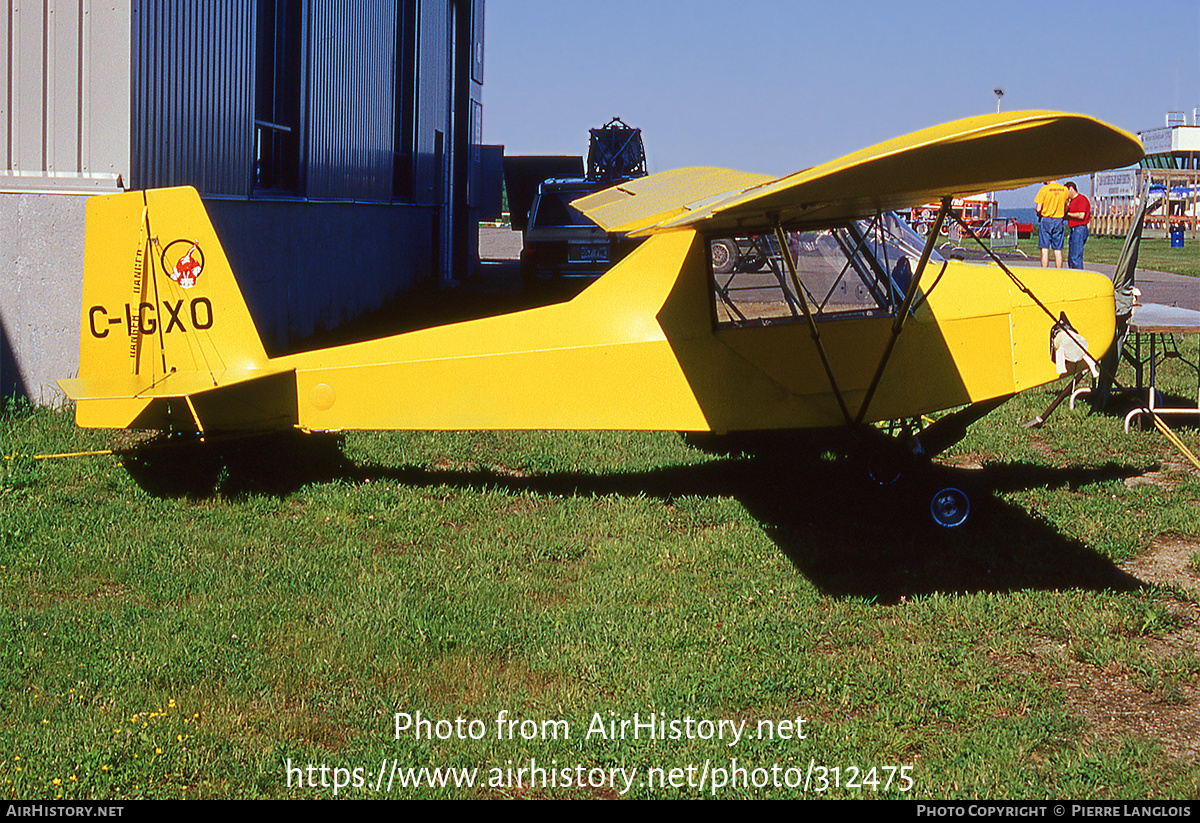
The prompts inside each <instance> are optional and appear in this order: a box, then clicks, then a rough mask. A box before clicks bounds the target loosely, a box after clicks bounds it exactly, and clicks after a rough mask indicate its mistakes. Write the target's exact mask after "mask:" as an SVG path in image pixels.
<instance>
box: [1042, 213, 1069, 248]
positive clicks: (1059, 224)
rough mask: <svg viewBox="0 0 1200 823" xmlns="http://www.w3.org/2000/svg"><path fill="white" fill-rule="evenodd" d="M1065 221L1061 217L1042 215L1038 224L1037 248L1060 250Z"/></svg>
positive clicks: (1064, 231) (1064, 232)
mask: <svg viewBox="0 0 1200 823" xmlns="http://www.w3.org/2000/svg"><path fill="white" fill-rule="evenodd" d="M1066 226H1067V221H1066V218H1063V217H1043V218H1042V222H1041V224H1040V225H1038V248H1039V249H1058V250H1060V251H1061V250H1062V247H1063V236H1064V235H1065V234H1066Z"/></svg>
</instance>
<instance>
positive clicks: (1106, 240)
mask: <svg viewBox="0 0 1200 823" xmlns="http://www.w3.org/2000/svg"><path fill="white" fill-rule="evenodd" d="M1124 243H1125V238H1124V237H1100V236H1092V237H1089V238H1088V240H1087V243H1086V244H1085V245H1084V247H1083V259H1084V262H1085V264H1086V263H1109V264H1114V263H1116V262H1117V258H1118V257H1120V255H1121V246H1122V245H1124ZM1018 247H1019V248H1020V249H1021V250H1022V251H1023V252H1025V253H1026V254H1027V255H1029V257H1030V258H1031V259H1037V258H1038V257H1039V256H1040V254H1041V253H1040V252H1039V251H1038V247H1037V237H1036V236H1034V237H1030V238H1026V239H1024V240H1021V241H1020V242H1019V243H1018ZM1198 249H1200V240H1193V239H1191V238H1190V237H1189V238H1187V239H1186V240H1185V241H1184V247H1183V248H1182V249H1173V248H1171V241H1170V240H1166V239H1160V238H1156V237H1143V238H1142V242H1141V245H1140V246H1139V247H1138V268H1140V269H1145V270H1146V271H1165V272H1171V273H1173V274H1186V275H1190V276H1192V277H1200V250H1198ZM1063 254H1064V255H1065V254H1066V251H1065V250H1064V252H1063ZM1065 259H1066V258H1065V257H1064V260H1065Z"/></svg>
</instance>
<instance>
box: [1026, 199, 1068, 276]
mask: <svg viewBox="0 0 1200 823" xmlns="http://www.w3.org/2000/svg"><path fill="white" fill-rule="evenodd" d="M1067 198H1068V195H1067V187H1066V186H1064V185H1063V184H1062V183H1060V182H1058V181H1057V180H1049V181H1047V182H1046V184H1045V185H1043V186H1042V188H1041V189H1039V190H1038V193H1037V197H1035V198H1033V206H1034V208H1035V209H1037V214H1038V248H1039V249H1041V250H1042V268H1043V269H1044V268H1046V267H1047V266H1049V265H1050V250H1051V249H1054V267H1055V268H1059V269H1061V268H1062V267H1063V237H1064V236H1065V235H1066V230H1067V220H1066V217H1067Z"/></svg>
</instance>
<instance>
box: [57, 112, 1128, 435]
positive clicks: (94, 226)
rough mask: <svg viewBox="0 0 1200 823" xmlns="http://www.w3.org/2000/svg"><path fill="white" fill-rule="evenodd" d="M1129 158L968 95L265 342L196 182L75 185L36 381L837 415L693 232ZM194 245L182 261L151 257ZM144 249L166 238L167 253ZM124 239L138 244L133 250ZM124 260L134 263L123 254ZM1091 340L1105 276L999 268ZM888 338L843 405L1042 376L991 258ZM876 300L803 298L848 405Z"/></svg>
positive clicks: (102, 423)
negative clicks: (717, 284)
mask: <svg viewBox="0 0 1200 823" xmlns="http://www.w3.org/2000/svg"><path fill="white" fill-rule="evenodd" d="M1140 157H1141V147H1140V144H1138V142H1137V140H1136V139H1135V138H1133V137H1132V136H1131V135H1128V134H1127V133H1125V132H1122V131H1120V130H1118V129H1114V128H1112V127H1110V126H1105V125H1104V124H1101V123H1099V122H1098V121H1095V120H1092V119H1091V118H1086V117H1081V116H1078V115H1062V114H1053V113H1046V112H1034V113H1025V114H1010V115H1003V116H989V117H981V118H971V119H969V120H964V121H959V122H958V123H951V124H947V125H945V126H939V127H936V128H934V129H928V130H925V131H923V132H918V133H917V134H915V135H910V136H908V137H904V138H899V139H897V140H894V141H889V142H888V143H884V144H881V145H880V146H877V147H874V148H872V149H866V150H864V151H862V152H858V153H856V154H853V155H850V156H848V157H846V158H843V159H841V160H836V161H833V162H832V163H829V164H826V165H825V166H821V167H818V168H816V169H811V170H809V171H805V172H799V173H797V174H794V175H791V176H789V177H785V178H780V179H778V180H771V179H769V178H766V177H764V176H762V175H751V174H745V173H741V172H732V171H728V170H723V169H703V170H680V171H678V172H667V173H665V174H660V175H653V176H651V177H647V178H643V179H640V180H637V181H634V182H633V183H629V184H623V185H622V186H620V187H618V188H616V189H609V190H607V191H605V192H600V193H598V194H596V195H592V196H590V197H588V198H586V199H585V200H584V201H583V202H582V203H581V202H580V201H576V203H575V204H574V205H577V206H582V208H583V210H584V211H586V212H587V213H588V214H589V215H590V216H592V217H593V218H594V219H596V220H597V222H600V223H601V225H604V226H606V227H607V228H610V229H615V230H626V229H630V230H636V231H639V232H643V233H647V234H653V235H654V236H652V237H650V239H649V240H648V241H647V242H646V243H644V244H643V245H642V246H641V247H640V248H639V249H638V250H637V251H635V252H634V253H633V254H631V255H630V256H629V257H627V258H626V259H625V260H623V261H622V262H621V263H619V264H618V265H617V266H615V267H614V268H613V269H612V270H611V271H610V272H609V273H608V274H606V275H605V276H604V277H602V278H601V279H600V280H599V281H598V282H597V283H595V284H593V285H592V286H591V287H589V288H588V289H586V290H585V291H584V292H583V293H582V294H580V295H579V296H578V297H577V298H575V299H574V300H572V301H570V302H568V303H564V304H560V305H555V306H547V307H543V308H539V309H533V310H530V311H526V312H519V313H515V314H509V315H503V316H499V317H491V318H485V319H481V320H475V321H470V322H466V323H458V324H453V325H447V326H440V327H436V328H431V329H425V330H422V331H416V332H409V333H406V334H400V335H395V336H391V337H385V338H381V339H377V340H371V341H366V342H363V343H357V344H351V345H347V346H340V347H336V348H330V349H323V350H319V351H312V352H304V353H300V354H293V355H287V356H283V357H274V358H268V357H266V356H265V355H264V354H263V351H262V346H261V343H260V342H259V340H258V337H257V334H256V332H255V331H254V328H253V324H252V322H251V321H250V319H249V313H248V312H247V310H246V307H245V304H244V301H243V300H242V298H241V295H240V291H239V289H238V286H237V282H236V278H235V276H234V273H233V272H232V271H231V270H230V268H229V264H228V261H227V260H226V258H225V256H224V254H223V253H222V252H221V250H220V244H219V240H218V239H217V237H216V235H215V233H214V232H213V230H212V226H211V224H210V223H209V222H208V219H207V216H206V215H205V213H204V208H203V205H202V203H201V202H200V199H199V197H198V195H197V194H196V193H195V192H194V191H192V190H190V189H175V190H164V191H154V192H146V193H145V194H144V195H143V194H142V193H136V192H135V193H130V194H123V195H114V196H111V197H106V198H94V199H93V200H92V201H90V202H89V208H88V230H87V232H88V233H87V252H86V259H85V266H86V270H85V283H84V305H83V312H82V317H81V337H82V340H83V343H82V348H83V351H82V352H81V359H80V364H81V365H80V374H79V377H78V378H77V379H74V380H64V381H60V385H62V387H63V389H64V391H66V392H67V394H68V395H69V396H70V397H71V398H72V399H74V400H76V401H78V407H77V421H78V422H79V424H80V425H84V426H91V427H117V428H120V427H131V428H166V429H182V430H194V431H201V432H206V431H207V432H216V431H246V430H268V429H278V428H287V427H291V426H298V427H301V428H305V429H312V430H331V429H535V428H548V429H664V430H698V431H707V430H711V431H731V430H743V429H769V428H802V427H813V426H830V425H838V424H840V423H842V422H844V415H843V413H842V412H841V411H840V410H839V404H838V402H837V401H836V400H835V397H834V392H833V390H832V388H831V385H830V381H828V380H827V379H826V373H825V371H824V370H823V366H822V363H821V360H820V359H819V358H818V354H817V351H816V350H815V349H814V347H813V345H812V344H811V341H810V340H809V331H808V329H806V328H805V327H804V326H803V324H800V323H780V324H775V325H758V326H747V327H737V328H715V327H714V322H713V302H712V301H713V294H712V289H711V280H710V278H711V275H710V271H709V263H708V237H709V235H710V234H711V233H714V232H719V231H735V232H740V233H749V232H750V231H752V230H753V231H766V230H768V229H771V228H773V227H775V226H778V225H779V224H781V223H782V224H784V225H791V224H796V223H803V222H806V221H810V220H811V221H817V220H820V221H827V220H834V219H840V218H845V217H857V216H862V215H869V214H874V213H875V212H876V210H878V209H891V208H898V207H901V206H904V205H910V204H914V203H924V202H927V201H928V200H930V199H936V198H937V197H941V196H944V195H950V194H969V193H973V192H977V191H984V190H990V189H998V188H1004V187H1009V186H1018V185H1022V184H1024V183H1026V182H1029V181H1036V180H1039V179H1042V178H1043V177H1058V176H1062V175H1064V174H1066V173H1068V172H1082V171H1088V170H1099V169H1105V168H1112V167H1116V166H1122V165H1127V164H1128V163H1131V162H1134V161H1136V160H1137V159H1138V158H1140ZM193 244H194V245H196V246H198V248H199V251H200V253H201V254H202V255H203V256H204V258H205V259H204V266H203V269H202V273H200V274H199V276H198V277H197V279H196V280H195V282H194V283H191V284H189V285H184V284H183V283H177V282H174V281H173V280H172V277H171V272H172V271H176V272H177V271H178V270H179V268H180V266H181V265H183V263H184V262H185V261H184V260H182V259H181V258H180V255H182V254H185V253H186V252H187V250H188V249H189V248H190V247H191V245H193ZM172 250H173V251H172ZM168 251H170V253H169V254H168ZM139 258H144V259H140V262H139ZM139 267H140V268H139ZM1023 277H1024V278H1025V282H1026V285H1027V286H1029V287H1030V288H1031V290H1032V291H1034V292H1035V293H1037V294H1038V295H1039V296H1040V297H1041V300H1042V303H1043V304H1044V305H1045V306H1046V307H1047V309H1049V310H1050V311H1051V312H1053V313H1055V314H1057V313H1058V312H1060V311H1065V312H1067V314H1068V316H1069V317H1070V319H1071V322H1072V323H1073V324H1074V327H1075V328H1076V329H1077V330H1078V331H1079V333H1080V334H1081V335H1082V336H1083V337H1086V338H1087V340H1088V341H1089V342H1090V343H1091V344H1092V346H1093V347H1095V349H1094V353H1095V354H1099V353H1100V352H1102V351H1103V350H1104V349H1106V348H1107V346H1108V342H1109V341H1110V340H1111V338H1112V333H1113V320H1114V317H1113V303H1112V287H1111V284H1110V283H1109V282H1108V280H1107V279H1106V278H1104V277H1103V276H1100V275H1096V274H1093V273H1088V272H1076V271H1072V272H1067V271H1062V270H1055V271H1054V272H1053V273H1050V272H1038V273H1029V274H1028V275H1023ZM913 321H914V322H912V323H910V324H909V326H910V331H907V332H906V333H905V335H904V336H903V337H901V338H900V340H899V342H898V343H897V344H896V347H895V357H894V358H893V361H894V362H893V363H892V365H890V366H889V367H888V369H887V371H886V373H885V374H883V376H882V379H881V380H880V381H879V382H878V386H877V387H876V388H877V393H876V395H875V397H874V400H873V401H872V402H871V404H870V413H869V415H868V416H867V417H866V418H865V419H866V420H868V421H870V420H882V419H891V418H899V417H911V416H915V415H917V414H921V413H923V412H927V411H933V410H937V409H943V408H947V407H950V406H956V405H961V404H965V403H971V402H976V401H980V400H986V399H990V398H995V397H1000V396H1003V395H1007V394H1011V393H1013V392H1015V391H1020V390H1022V389H1025V388H1029V387H1031V386H1035V385H1040V384H1043V383H1046V382H1049V381H1051V380H1053V379H1055V378H1056V377H1057V376H1058V375H1057V373H1056V371H1055V367H1054V364H1053V362H1052V361H1051V360H1050V358H1049V357H1048V354H1047V340H1048V336H1049V335H1048V332H1049V328H1050V326H1051V324H1052V320H1051V319H1048V318H1047V317H1046V316H1045V312H1044V311H1043V310H1042V308H1041V307H1038V306H1036V305H1035V304H1034V303H1033V301H1032V300H1031V299H1030V298H1028V297H1027V296H1026V295H1025V294H1023V293H1022V292H1021V291H1019V290H1018V289H1017V288H1016V287H1015V286H1014V285H1013V284H1012V283H1011V282H1010V280H1009V279H1008V278H1007V277H1006V276H1005V275H1004V274H1003V272H1001V271H999V269H997V268H996V267H994V266H981V265H970V264H965V263H960V262H952V263H950V264H949V265H948V266H947V269H946V270H945V272H944V273H943V276H942V277H941V280H940V283H939V286H938V287H937V289H935V290H932V291H931V292H930V293H928V294H927V295H926V296H925V299H924V300H923V302H921V304H920V306H919V308H918V309H917V310H916V312H915V315H914V317H913ZM891 324H892V318H891V317H889V316H887V315H879V316H874V317H842V318H838V319H831V320H826V321H822V323H821V333H822V337H823V339H824V340H825V347H826V350H827V352H828V364H829V367H830V371H831V372H832V374H833V375H834V376H835V377H836V379H837V382H838V384H839V386H840V390H841V392H842V394H843V396H844V398H845V400H846V401H848V402H849V404H851V406H852V407H855V408H857V407H858V404H860V403H862V401H863V398H864V397H865V396H866V395H867V394H868V391H869V390H868V387H869V386H870V385H871V384H872V378H873V374H874V372H875V370H876V365H877V363H878V362H879V361H880V353H881V352H882V351H883V350H884V348H885V347H886V346H887V345H888V342H887V341H888V336H889V330H890V328H891Z"/></svg>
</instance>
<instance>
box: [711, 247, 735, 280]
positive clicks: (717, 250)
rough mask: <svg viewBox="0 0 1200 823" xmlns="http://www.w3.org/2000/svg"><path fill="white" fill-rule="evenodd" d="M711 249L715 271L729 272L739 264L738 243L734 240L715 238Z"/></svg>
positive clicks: (718, 272)
mask: <svg viewBox="0 0 1200 823" xmlns="http://www.w3.org/2000/svg"><path fill="white" fill-rule="evenodd" d="M710 249H711V253H712V267H713V272H714V273H716V274H729V273H730V272H731V271H733V269H734V267H735V266H737V261H738V250H737V244H736V243H734V242H733V241H732V240H714V241H713V242H712V245H711V246H710Z"/></svg>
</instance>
